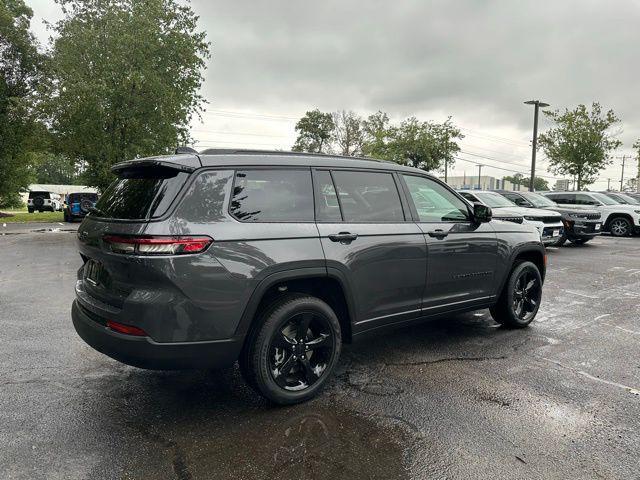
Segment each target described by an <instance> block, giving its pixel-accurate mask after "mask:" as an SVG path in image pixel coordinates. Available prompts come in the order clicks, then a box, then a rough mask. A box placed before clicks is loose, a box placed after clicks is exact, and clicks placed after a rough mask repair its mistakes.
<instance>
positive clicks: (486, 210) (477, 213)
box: [473, 202, 493, 223]
mask: <svg viewBox="0 0 640 480" xmlns="http://www.w3.org/2000/svg"><path fill="white" fill-rule="evenodd" d="M492 217H493V212H492V211H491V207H488V206H487V205H484V204H482V203H479V202H475V203H474V204H473V219H474V220H475V221H476V222H477V223H485V222H490V221H491V218H492Z"/></svg>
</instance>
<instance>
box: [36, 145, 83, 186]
mask: <svg viewBox="0 0 640 480" xmlns="http://www.w3.org/2000/svg"><path fill="white" fill-rule="evenodd" d="M32 169H33V173H34V177H35V178H34V180H35V183H41V184H54V185H74V184H77V183H79V180H80V175H79V172H80V171H81V166H80V165H77V164H76V163H75V162H73V161H72V160H70V159H69V158H67V157H65V156H64V155H58V154H55V153H50V152H46V153H42V154H40V155H37V156H36V159H35V160H34V161H33V165H32Z"/></svg>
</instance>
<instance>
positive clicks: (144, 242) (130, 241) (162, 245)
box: [103, 235, 213, 255]
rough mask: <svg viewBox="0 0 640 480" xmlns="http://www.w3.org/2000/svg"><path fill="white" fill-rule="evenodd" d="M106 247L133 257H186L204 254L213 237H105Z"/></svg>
mask: <svg viewBox="0 0 640 480" xmlns="http://www.w3.org/2000/svg"><path fill="white" fill-rule="evenodd" d="M103 240H104V243H105V245H106V246H107V247H108V248H109V249H110V250H111V251H112V252H114V253H125V254H131V255H184V254H189V253H200V252H204V251H205V250H206V249H207V247H208V246H209V245H210V244H211V242H213V240H212V239H211V237H160V236H154V237H152V236H147V237H126V236H119V235H105V236H104V237H103Z"/></svg>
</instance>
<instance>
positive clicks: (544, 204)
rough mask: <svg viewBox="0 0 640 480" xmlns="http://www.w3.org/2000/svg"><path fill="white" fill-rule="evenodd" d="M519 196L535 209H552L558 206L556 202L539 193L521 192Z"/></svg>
mask: <svg viewBox="0 0 640 480" xmlns="http://www.w3.org/2000/svg"><path fill="white" fill-rule="evenodd" d="M520 195H522V196H523V197H524V198H526V199H527V200H529V202H531V204H532V205H533V206H534V207H536V208H554V207H557V206H558V204H557V203H556V202H554V201H553V200H550V199H548V198H547V197H544V196H542V195H540V194H539V193H533V192H523V193H521V194H520Z"/></svg>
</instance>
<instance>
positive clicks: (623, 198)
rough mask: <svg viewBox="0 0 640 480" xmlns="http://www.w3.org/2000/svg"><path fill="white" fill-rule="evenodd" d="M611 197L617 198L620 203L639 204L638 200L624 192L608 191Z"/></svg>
mask: <svg viewBox="0 0 640 480" xmlns="http://www.w3.org/2000/svg"><path fill="white" fill-rule="evenodd" d="M608 195H609V196H610V197H611V198H613V199H615V200H618V201H619V202H620V203H624V204H625V205H640V202H639V201H638V200H636V199H635V198H633V197H630V196H629V195H627V194H625V193H609V194H608Z"/></svg>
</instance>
